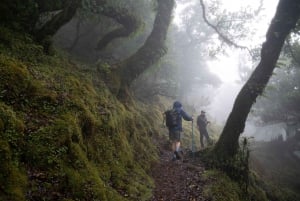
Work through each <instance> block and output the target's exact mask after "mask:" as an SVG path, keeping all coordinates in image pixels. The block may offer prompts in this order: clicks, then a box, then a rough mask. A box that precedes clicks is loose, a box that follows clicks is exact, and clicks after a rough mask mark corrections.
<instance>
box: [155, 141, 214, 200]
mask: <svg viewBox="0 0 300 201" xmlns="http://www.w3.org/2000/svg"><path fill="white" fill-rule="evenodd" d="M159 149H160V160H159V162H158V163H157V164H155V165H154V166H153V168H152V176H153V178H154V181H155V189H154V192H153V197H152V198H151V199H150V201H208V200H209V199H207V198H205V197H204V196H203V190H204V188H205V186H206V184H207V183H208V182H209V180H207V179H204V178H203V177H202V175H203V173H204V170H205V168H204V165H203V164H201V162H200V161H197V160H195V158H194V157H192V156H190V154H188V152H184V156H183V160H176V161H172V155H173V153H172V152H171V150H170V148H169V146H168V144H167V143H165V144H161V145H160V146H159Z"/></svg>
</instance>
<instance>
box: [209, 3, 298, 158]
mask: <svg viewBox="0 0 300 201" xmlns="http://www.w3.org/2000/svg"><path fill="white" fill-rule="evenodd" d="M299 16H300V1H299V0H280V1H279V4H278V7H277V11H276V14H275V17H274V18H273V20H272V23H271V25H270V27H269V30H268V32H267V35H266V41H265V43H264V44H263V46H262V49H261V60H260V63H259V64H258V66H257V67H256V69H255V70H254V72H253V73H252V75H251V76H250V78H249V80H248V81H247V82H246V84H245V85H244V86H243V88H242V89H241V91H240V92H239V94H238V96H237V98H236V100H235V103H234V106H233V109H232V111H231V113H230V115H229V117H228V119H227V122H226V125H225V127H224V129H223V131H222V133H221V137H220V139H219V141H218V142H217V144H216V146H215V149H214V153H215V154H217V156H218V157H217V158H221V159H222V160H224V159H225V160H226V159H230V158H232V157H233V156H234V155H235V154H236V152H237V150H238V147H239V144H238V140H239V136H240V134H241V133H242V132H243V131H244V128H245V122H246V119H247V116H248V114H249V112H250V109H251V107H252V105H253V104H254V103H255V101H256V98H257V97H258V96H259V95H261V94H262V92H263V90H264V88H265V86H266V85H267V83H268V81H269V79H270V77H271V75H272V72H273V70H274V68H275V65H276V62H277V60H278V57H279V55H280V52H281V49H282V46H283V44H284V41H285V39H286V37H287V36H288V35H289V33H290V31H291V30H292V29H293V28H294V27H295V26H296V23H297V22H298V20H299Z"/></svg>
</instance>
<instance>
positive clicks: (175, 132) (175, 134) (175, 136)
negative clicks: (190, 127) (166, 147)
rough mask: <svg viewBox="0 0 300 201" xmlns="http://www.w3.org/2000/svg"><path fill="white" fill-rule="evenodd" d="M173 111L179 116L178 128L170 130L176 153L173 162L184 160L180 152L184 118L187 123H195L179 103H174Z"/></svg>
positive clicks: (173, 148) (173, 149)
mask: <svg viewBox="0 0 300 201" xmlns="http://www.w3.org/2000/svg"><path fill="white" fill-rule="evenodd" d="M173 109H175V110H176V111H177V113H178V114H179V118H178V122H177V126H175V127H173V128H169V138H170V141H171V143H172V151H173V153H174V155H173V158H172V160H177V159H182V152H181V151H180V138H181V133H182V118H183V119H184V120H186V121H193V118H192V117H191V116H190V115H188V114H187V113H186V112H185V111H184V110H183V108H182V104H181V103H180V102H179V101H175V102H174V103H173Z"/></svg>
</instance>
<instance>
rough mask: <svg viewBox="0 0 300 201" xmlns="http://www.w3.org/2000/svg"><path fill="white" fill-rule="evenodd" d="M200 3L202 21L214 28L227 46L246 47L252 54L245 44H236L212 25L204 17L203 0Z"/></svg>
mask: <svg viewBox="0 0 300 201" xmlns="http://www.w3.org/2000/svg"><path fill="white" fill-rule="evenodd" d="M200 4H201V7H202V16H203V20H204V22H205V23H206V24H207V25H208V26H209V27H211V28H212V29H213V30H215V32H216V33H217V34H218V35H219V36H220V38H221V39H222V40H223V41H224V42H225V43H227V44H228V45H229V46H233V47H235V48H239V49H246V50H247V51H248V52H249V54H250V55H252V53H251V51H250V49H249V48H248V47H246V46H241V45H238V44H236V43H235V42H233V41H232V40H230V39H229V38H228V37H227V36H225V35H224V34H223V33H222V32H221V31H220V30H219V29H218V27H217V26H215V25H213V24H212V23H210V22H209V21H208V19H207V17H206V10H205V5H204V2H203V0H200Z"/></svg>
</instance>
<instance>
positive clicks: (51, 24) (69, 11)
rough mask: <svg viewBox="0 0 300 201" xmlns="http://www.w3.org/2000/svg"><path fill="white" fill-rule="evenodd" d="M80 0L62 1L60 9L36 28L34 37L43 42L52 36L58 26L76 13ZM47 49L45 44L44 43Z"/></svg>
mask: <svg viewBox="0 0 300 201" xmlns="http://www.w3.org/2000/svg"><path fill="white" fill-rule="evenodd" d="M80 5H81V0H67V1H65V2H64V5H63V8H62V11H60V12H59V13H58V14H56V15H55V16H54V17H53V18H52V19H51V20H49V21H48V22H46V23H45V24H44V25H43V26H42V27H41V28H40V29H38V30H36V32H35V34H34V35H35V37H36V39H37V40H38V41H39V42H41V43H43V40H44V39H45V38H47V37H48V36H51V37H52V36H53V35H54V34H55V33H56V32H57V31H58V29H59V28H60V27H62V26H63V25H64V24H66V23H67V22H69V21H70V20H71V19H72V18H73V17H74V15H75V14H76V11H77V8H78V7H80ZM44 45H45V48H46V51H47V44H44Z"/></svg>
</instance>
